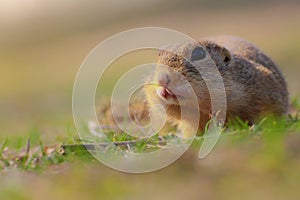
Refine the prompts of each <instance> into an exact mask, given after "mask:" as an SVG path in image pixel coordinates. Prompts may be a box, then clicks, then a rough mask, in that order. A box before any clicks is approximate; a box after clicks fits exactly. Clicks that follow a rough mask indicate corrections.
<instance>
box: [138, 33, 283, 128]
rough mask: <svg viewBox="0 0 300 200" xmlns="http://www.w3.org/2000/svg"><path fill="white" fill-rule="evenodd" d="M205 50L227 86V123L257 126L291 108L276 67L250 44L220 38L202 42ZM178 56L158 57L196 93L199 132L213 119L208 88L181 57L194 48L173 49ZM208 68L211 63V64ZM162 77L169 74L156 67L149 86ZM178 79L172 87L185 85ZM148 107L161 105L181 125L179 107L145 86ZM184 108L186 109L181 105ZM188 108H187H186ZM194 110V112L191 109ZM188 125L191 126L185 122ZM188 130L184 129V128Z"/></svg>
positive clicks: (172, 54)
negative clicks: (232, 120)
mask: <svg viewBox="0 0 300 200" xmlns="http://www.w3.org/2000/svg"><path fill="white" fill-rule="evenodd" d="M198 45H199V46H202V47H203V48H204V49H205V50H206V52H207V53H208V54H209V56H210V57H211V58H212V60H213V61H214V63H215V65H216V66H217V68H218V70H219V72H220V74H221V76H222V78H223V82H224V85H225V91H226V101H227V111H226V112H227V114H226V119H227V120H228V119H230V118H235V117H239V118H240V119H242V120H245V121H248V122H249V123H250V124H252V123H254V122H255V121H256V120H257V119H259V118H260V117H261V116H262V115H265V114H269V113H271V114H275V115H283V114H285V113H286V112H287V108H288V91H287V85H286V82H285V79H284V78H283V76H282V74H281V72H280V70H279V68H278V67H277V66H276V64H275V63H274V62H273V61H272V60H271V59H270V58H269V57H268V56H266V55H265V54H264V53H263V52H262V51H261V50H259V49H258V48H257V47H255V46H254V45H252V44H251V43H249V42H247V41H245V40H243V39H241V38H238V37H233V36H220V37H215V38H207V39H203V40H200V41H199V43H198ZM172 48H173V49H175V50H176V51H177V52H179V55H175V54H174V53H171V52H170V51H164V50H163V51H161V52H160V53H159V61H158V62H159V63H160V64H164V65H167V66H169V67H170V69H172V70H175V71H176V72H179V74H181V75H183V77H185V79H186V80H187V81H188V82H189V83H190V84H191V86H192V88H193V89H194V91H195V93H196V95H197V98H198V102H199V108H200V115H201V118H200V121H199V130H200V131H201V130H203V129H204V127H205V125H206V123H207V122H208V120H209V119H210V114H211V103H210V96H209V93H208V89H207V86H206V84H205V82H204V81H203V79H202V77H201V75H200V74H199V73H198V71H197V69H195V68H194V67H191V66H188V65H186V63H185V60H184V59H183V57H182V56H180V53H182V54H185V53H184V52H186V51H187V50H189V48H194V47H192V46H191V45H190V44H189V43H186V44H179V45H174V46H173V47H172ZM208 65H209V63H208ZM161 73H170V72H168V71H166V69H161V68H160V67H157V68H156V70H155V72H154V75H152V76H151V77H149V79H148V80H147V82H153V81H154V82H155V81H156V79H157V76H159V75H160V74H161ZM181 81H182V80H180V78H179V77H176V76H175V75H174V76H171V83H170V84H171V85H172V84H173V86H176V85H177V86H178V85H180V84H182V82H181ZM144 92H145V96H146V99H147V103H148V106H150V107H151V106H152V105H153V104H156V103H160V104H163V105H164V106H165V107H166V109H167V114H168V120H169V122H171V123H173V124H177V125H179V126H182V124H180V107H179V106H178V105H167V104H165V103H164V102H163V100H162V99H161V98H159V97H158V96H157V94H156V92H155V86H152V85H146V86H145V88H144ZM181 106H185V105H181ZM187 107H188V105H187ZM190 109H193V108H190ZM185 123H188V122H185ZM183 126H185V125H183Z"/></svg>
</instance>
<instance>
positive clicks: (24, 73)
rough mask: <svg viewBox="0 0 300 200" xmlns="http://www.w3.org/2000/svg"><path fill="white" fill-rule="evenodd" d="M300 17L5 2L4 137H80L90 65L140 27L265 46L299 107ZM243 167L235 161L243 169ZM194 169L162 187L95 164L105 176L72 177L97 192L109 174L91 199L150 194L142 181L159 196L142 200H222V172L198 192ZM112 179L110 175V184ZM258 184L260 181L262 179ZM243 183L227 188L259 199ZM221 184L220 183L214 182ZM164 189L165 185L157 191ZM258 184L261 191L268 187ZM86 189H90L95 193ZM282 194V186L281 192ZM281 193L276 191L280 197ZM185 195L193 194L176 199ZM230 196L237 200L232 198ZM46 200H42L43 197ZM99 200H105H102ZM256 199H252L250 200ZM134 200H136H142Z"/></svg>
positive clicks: (0, 38)
mask: <svg viewBox="0 0 300 200" xmlns="http://www.w3.org/2000/svg"><path fill="white" fill-rule="evenodd" d="M299 10H300V2H299V1H297V0H294V1H293V0H286V1H279V0H265V1H259V0H253V1H246V0H227V1H219V0H185V1H180V0H165V1H159V0H151V1H139V0H127V1H122V0H115V1H109V2H108V1H104V0H100V1H83V0H77V1H73V0H65V1H61V0H52V1H37V0H27V1H20V0H0V110H1V112H0V137H1V138H3V137H10V136H12V135H24V134H27V133H28V132H30V131H31V130H32V129H35V130H37V131H38V132H39V133H40V134H41V137H42V139H43V140H44V141H46V142H48V143H55V141H56V137H58V136H61V135H64V134H65V132H66V131H67V130H73V131H74V132H75V130H74V124H73V119H72V105H71V100H72V87H73V82H74V80H75V77H76V73H77V70H78V69H79V67H80V65H81V63H82V62H83V60H84V58H85V57H86V56H87V55H88V53H89V52H90V51H91V50H92V49H93V48H94V47H95V46H96V45H97V44H99V43H100V42H101V41H103V40H104V39H106V38H108V37H110V36H111V35H113V34H116V33H119V32H120V31H125V30H128V29H131V28H136V27H144V26H158V27H165V28H171V29H175V30H178V31H180V32H182V33H185V34H187V35H189V36H191V37H193V38H195V39H197V38H201V37H206V36H213V35H222V34H230V35H237V36H240V37H243V38H245V39H247V40H249V41H251V42H253V43H254V44H256V45H257V46H258V47H260V48H261V49H262V50H264V51H265V52H266V53H267V54H268V55H270V57H272V58H273V59H274V60H275V62H276V63H278V65H279V66H280V67H281V70H282V72H283V74H284V75H285V77H286V79H287V82H288V86H289V91H290V96H291V97H297V96H298V97H299V95H300V90H299V86H300V81H299V73H300V68H299V66H300V59H299V55H300V26H299V21H300V12H299ZM74 134H75V135H76V133H74ZM241 160H242V158H241ZM241 160H235V159H233V162H240V161H241ZM184 162H185V160H184V159H183V161H182V159H181V161H179V164H177V165H175V166H173V167H171V168H170V169H173V170H172V171H168V170H167V169H166V170H163V171H160V172H159V173H158V174H159V176H160V177H161V178H162V179H163V180H160V178H159V176H157V174H156V175H155V174H152V175H143V176H129V175H124V174H123V175H120V174H119V173H118V172H114V171H112V170H110V169H108V168H105V167H103V166H101V167H100V166H99V165H100V164H98V165H97V164H95V165H96V167H95V168H93V167H91V166H88V167H87V166H84V165H83V166H82V165H80V166H81V167H83V168H84V169H85V170H86V171H85V172H86V174H85V173H84V172H82V171H81V172H77V171H76V172H74V170H75V169H73V168H72V170H71V169H70V170H71V171H72V173H77V175H78V176H79V178H78V181H81V182H84V183H86V184H88V182H92V183H98V182H97V179H96V178H94V179H93V178H92V179H86V177H85V176H93V175H92V174H93V170H96V169H98V168H99V167H100V168H101V170H102V171H104V172H101V170H100V172H99V173H97V174H98V175H96V177H97V178H99V180H100V179H104V182H101V184H102V186H103V187H104V188H102V189H99V188H100V185H101V184H100V183H99V184H100V185H97V184H96V185H94V186H91V190H92V191H94V192H95V194H96V191H98V189H99V191H98V193H97V194H98V195H99V196H101V195H102V193H103V192H108V195H111V196H109V197H111V198H112V199H113V197H115V196H114V194H115V193H118V192H120V193H122V192H124V193H125V194H126V192H128V191H131V189H128V186H127V181H129V180H132V182H130V181H129V183H128V184H133V186H134V187H138V188H140V187H139V184H140V182H139V177H141V178H142V180H144V181H145V188H150V189H152V190H150V192H149V191H144V190H139V191H140V193H141V194H143V193H144V194H145V196H144V198H145V199H152V198H151V196H149V195H150V194H152V192H151V191H153V192H156V195H154V196H156V197H157V198H158V199H174V198H175V199H176V198H177V199H178V198H179V197H182V198H186V197H189V198H188V199H199V198H198V195H201V193H202V194H203V196H202V197H203V198H204V197H206V198H204V199H209V198H210V197H211V196H210V195H213V193H214V189H213V188H212V186H214V184H215V183H216V184H217V185H219V186H220V185H222V186H226V182H222V181H223V179H222V178H220V177H218V173H219V171H218V170H216V168H215V166H214V164H212V166H209V167H208V168H206V167H205V166H204V169H205V170H206V172H207V174H206V175H205V176H199V179H201V178H202V177H204V179H205V181H200V182H197V180H198V179H195V178H193V174H192V173H187V174H185V173H184V172H183V171H182V170H181V168H180V166H181V165H187V164H185V163H184ZM218 163H219V162H217V163H216V164H218ZM176 166H177V167H176ZM178 166H179V167H178ZM210 167H212V168H213V170H212V171H209V168H210ZM66 168H67V169H69V168H68V167H66ZM183 169H185V168H183ZM188 169H189V168H188ZM201 169H202V168H201ZM218 169H219V168H218ZM207 170H208V171H207ZM63 173H66V174H67V175H65V177H67V178H70V179H71V178H72V173H71V172H65V171H64V172H63ZM103 173H105V176H104V177H103V176H102V175H103ZM199 173H200V172H199ZM201 173H202V172H201ZM251 173H254V172H249V173H248V175H247V177H244V178H249V177H252V175H251ZM101 174H102V175H101ZM177 175H178V176H177ZM227 175H228V174H227ZM255 175H256V176H258V175H259V173H258V174H255ZM16 176H21V177H23V176H24V177H25V179H24V180H25V183H26V180H28V179H30V180H31V179H33V180H34V181H35V182H34V183H33V182H31V181H30V183H31V184H33V185H31V186H33V187H35V186H38V185H39V183H41V182H43V183H44V185H46V186H45V187H47V186H49V187H50V186H51V187H52V186H54V185H52V184H50V183H48V182H47V181H46V180H44V179H39V178H36V177H35V176H36V175H34V176H33V177H31V176H30V178H28V177H27V176H28V175H24V174H22V175H19V174H17V175H16ZM171 176H175V178H174V180H173V179H172V180H171V181H168V178H169V177H171ZM24 177H23V178H24ZM54 177H55V176H54ZM112 177H113V178H112ZM26 178H27V179H26ZM44 178H45V177H44ZM56 178H57V179H55V178H53V177H51V178H50V181H54V179H55V180H59V181H63V184H60V185H59V187H62V188H64V187H65V185H68V184H69V183H70V182H68V181H67V180H66V179H64V180H62V179H61V178H58V177H56ZM127 178H129V179H128V180H127ZM219 178H220V179H219ZM237 178H238V177H236V176H234V177H229V178H228V177H227V179H224V181H225V180H231V181H232V183H237V184H233V186H234V187H237V188H236V189H237V190H238V189H240V190H241V191H247V187H248V186H249V189H253V188H251V184H249V182H247V181H245V182H242V183H244V184H245V187H243V185H240V184H239V183H240V182H234V181H235V179H237ZM6 179H9V178H6ZM6 179H5V180H6ZM46 179H47V178H46ZM48 179H49V177H48ZM215 179H217V180H218V181H219V182H214V180H215ZM119 180H120V182H119ZM105 181H106V182H105ZM273 181H274V180H273V179H270V180H269V181H268V182H266V184H271V183H272V182H273ZM158 182H159V183H161V184H160V185H157V187H155V184H156V183H158ZM5 183H7V182H5ZM230 183H231V182H230ZM251 183H253V184H259V180H254V181H253V182H251ZM10 184H12V185H14V184H17V185H18V184H19V187H20V188H21V187H22V186H23V185H22V184H24V183H23V182H22V181H21V182H18V183H15V182H12V183H10ZM122 184H123V185H122ZM153 184H154V185H153ZM189 184H191V186H189ZM96 186H99V188H97V187H96ZM102 186H101V187H102ZM168 186H172V190H169V189H168ZM246 186H247V187H246ZM260 186H261V187H263V185H260ZM80 187H81V186H78V187H77V186H76V184H75V183H73V185H72V184H71V186H66V191H68V192H69V193H68V195H71V196H72V194H73V192H72V191H73V190H78V189H80ZM115 187H117V188H115ZM220 187H221V186H220ZM227 187H228V188H229V186H226V187H222V188H223V189H224V188H225V189H224V190H225V191H227ZM83 188H84V189H86V190H88V189H89V187H88V186H87V185H85V186H83ZM111 188H115V189H116V190H114V189H111ZM124 188H125V189H124ZM200 188H201V189H200ZM203 188H204V189H203ZM278 188H280V185H279V186H278ZM278 188H277V186H276V187H275V188H273V189H274V190H276V189H278ZM56 189H57V190H56V192H54V194H56V195H57V196H56V197H59V196H60V194H62V195H63V194H64V192H63V190H64V189H59V188H56ZM140 189H141V188H140ZM160 189H161V190H162V191H161V190H160ZM219 189H220V188H219ZM273 189H272V190H270V191H269V192H270V194H272V191H273ZM20 190H22V189H20ZM41 190H42V191H44V192H45V194H48V193H50V194H53V193H52V192H50V191H47V189H45V188H43V189H41ZM180 190H182V191H186V192H187V193H188V194H185V193H180V194H179V193H178V195H176V192H177V191H180ZM30 191H31V190H30ZM141 191H142V192H141ZM200 191H201V192H200ZM228 191H229V193H230V192H234V190H233V189H232V188H231V189H230V190H228ZM288 191H289V190H287V193H288ZM9 192H10V190H9ZM9 192H8V196H10V195H14V192H12V194H11V193H9ZM24 192H25V193H26V191H24ZM31 192H33V193H34V191H31ZM159 192H161V195H160V193H159ZM198 192H199V194H198ZM110 193H111V194H110ZM204 193H205V195H204ZM172 194H173V195H172ZM196 194H197V195H196ZM259 194H260V195H261V196H264V195H265V196H266V197H268V195H267V194H269V193H268V190H266V191H264V190H263V189H261V190H260V193H259ZM18 195H19V194H18ZM76 195H79V193H78V192H77V193H76V192H74V196H72V198H73V199H81V198H80V197H82V196H80V195H79V196H76ZM163 195H165V196H164V198H162V197H163ZM273 195H274V196H273V199H276V197H278V199H280V197H282V196H278V194H276V195H275V194H273ZM37 196H38V195H37V194H36V196H35V197H37ZM21 197H22V196H21ZM25 197H26V195H25ZM25 197H24V199H26V198H25ZM92 197H93V198H95V199H96V197H95V196H91V198H92ZM118 197H119V196H118ZM121 197H122V195H121ZM138 197H140V196H138ZM138 197H137V198H138ZM159 197H161V198H159ZM213 197H215V196H214V195H213ZM228 197H229V196H228ZM255 197H257V196H255V195H254V196H253V198H254V199H257V198H255ZM32 198H33V197H32ZM32 198H29V199H32ZM253 198H251V196H249V199H253ZM99 199H101V198H99ZM125 199H126V198H125ZM130 199H134V198H133V196H132V198H130ZM139 199H140V198H139ZM228 199H229V198H228ZM231 199H234V198H231ZM237 199H239V198H237ZM265 199H268V198H265Z"/></svg>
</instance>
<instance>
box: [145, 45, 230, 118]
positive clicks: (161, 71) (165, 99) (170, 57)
mask: <svg viewBox="0 0 300 200" xmlns="http://www.w3.org/2000/svg"><path fill="white" fill-rule="evenodd" d="M230 62H231V54H230V53H229V51H228V50H227V49H225V48H224V47H221V46H219V45H217V44H215V43H213V42H209V41H200V42H197V43H192V42H187V43H184V44H178V45H172V46H169V47H166V48H164V49H163V50H161V51H160V52H159V54H158V64H157V66H156V69H155V71H154V73H153V75H151V77H149V80H148V82H149V83H150V84H149V85H147V86H146V87H145V93H146V98H147V101H148V103H149V104H150V106H151V104H156V103H157V104H162V105H164V106H165V108H167V109H171V110H173V111H174V110H176V111H175V112H179V110H180V107H182V106H188V105H189V101H188V98H186V97H188V96H189V95H190V94H188V93H189V92H190V91H189V89H188V87H189V88H192V89H193V90H194V92H195V94H196V95H197V98H198V102H199V105H202V106H201V109H207V110H209V107H210V98H209V93H208V89H207V87H206V84H205V82H204V80H203V77H202V76H201V75H200V73H199V69H201V68H202V69H204V73H205V70H206V69H210V68H212V67H214V66H217V68H218V69H219V70H220V71H221V70H223V69H224V68H226V67H227V66H229V64H230ZM202 73H203V71H201V74H202ZM202 75H203V74H202ZM212 78H213V77H212ZM179 101H180V102H179ZM179 103H180V104H179ZM182 104H184V105H182ZM172 113H173V112H172ZM173 114H174V113H173Z"/></svg>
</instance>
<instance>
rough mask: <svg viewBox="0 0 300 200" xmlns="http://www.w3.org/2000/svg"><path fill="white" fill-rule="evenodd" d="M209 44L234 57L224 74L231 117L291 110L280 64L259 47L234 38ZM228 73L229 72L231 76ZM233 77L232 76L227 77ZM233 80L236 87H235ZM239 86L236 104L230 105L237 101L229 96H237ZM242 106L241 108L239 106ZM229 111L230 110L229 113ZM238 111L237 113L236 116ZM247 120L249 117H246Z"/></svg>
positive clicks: (219, 38) (214, 39)
mask: <svg viewBox="0 0 300 200" xmlns="http://www.w3.org/2000/svg"><path fill="white" fill-rule="evenodd" d="M206 40H207V41H208V42H211V43H215V44H217V45H219V46H221V47H224V48H225V49H227V50H228V51H229V52H230V54H231V57H232V63H231V64H230V65H229V68H227V69H226V70H228V71H227V73H223V72H222V70H220V73H221V74H223V80H224V83H225V87H226V84H227V85H229V86H228V87H227V91H228V93H227V94H228V95H229V97H228V98H227V99H228V101H229V102H228V103H229V104H235V106H233V105H229V106H228V107H229V109H230V108H232V107H233V110H235V111H236V112H233V113H232V115H241V113H245V114H244V115H249V114H251V113H252V115H257V114H256V113H255V112H258V113H263V112H266V113H267V112H271V113H272V112H273V113H275V114H284V113H285V112H286V111H287V108H288V91H287V84H286V81H285V79H284V77H283V75H282V73H281V71H280V69H279V68H278V67H277V65H276V64H275V63H274V62H273V61H272V60H271V59H270V58H269V57H268V56H267V55H266V54H265V53H264V52H262V51H261V50H260V49H259V48H257V47H256V46H254V45H253V44H251V43H250V42H248V41H246V40H244V39H241V38H239V37H235V36H218V37H213V38H207V39H206ZM228 72H229V73H228ZM228 74H230V77H228ZM229 79H230V80H231V81H234V82H235V83H236V84H237V85H236V86H234V85H233V84H232V82H231V81H230V80H229ZM230 87H231V88H230ZM234 87H236V89H237V91H238V92H240V91H241V88H238V87H243V89H242V91H243V92H242V93H241V94H240V97H239V98H238V99H239V100H238V99H236V100H237V101H234V102H231V100H234V98H231V97H230V95H232V93H233V96H236V95H238V94H234V91H232V90H235V89H234ZM239 105H241V109H238V110H236V107H238V106H239ZM229 112H230V110H229ZM237 112H238V113H237ZM245 118H247V117H245Z"/></svg>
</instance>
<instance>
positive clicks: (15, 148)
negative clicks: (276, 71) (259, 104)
mask: <svg viewBox="0 0 300 200" xmlns="http://www.w3.org/2000/svg"><path fill="white" fill-rule="evenodd" d="M293 105H294V106H295V107H296V108H298V109H299V108H300V106H299V102H298V101H297V100H296V99H294V100H293ZM298 132H300V121H299V118H298V112H295V113H294V114H293V115H289V116H288V117H282V118H278V117H272V116H269V117H265V118H263V119H262V120H260V122H259V123H257V124H254V125H252V126H249V125H248V123H247V122H244V121H242V120H239V119H235V120H231V121H230V122H229V123H228V125H227V127H226V128H224V129H223V130H222V134H221V140H222V139H226V140H229V141H231V144H232V145H237V146H240V145H247V143H249V142H250V143H251V142H257V141H258V142H259V143H261V145H263V146H265V147H264V148H265V151H263V152H264V154H263V156H264V158H267V159H272V157H274V158H273V159H274V160H278V162H281V160H280V159H284V158H285V156H286V155H285V153H286V152H285V150H284V148H285V146H284V142H285V140H287V139H288V138H289V137H293V136H294V135H298ZM68 134H69V135H68V136H65V137H61V138H58V140H57V143H56V144H52V145H49V144H44V143H43V141H42V140H41V139H40V133H39V132H38V131H37V129H35V128H32V129H31V130H29V131H28V134H27V135H25V136H22V137H20V136H13V137H10V138H5V139H3V140H2V144H1V146H0V169H1V170H5V169H8V168H18V169H21V170H24V171H41V170H44V169H46V168H47V167H49V166H52V165H59V164H61V163H65V162H72V161H74V160H76V159H79V160H83V161H92V160H94V158H93V157H92V156H91V155H90V154H89V153H88V151H87V150H86V148H87V149H90V148H91V147H94V145H95V144H93V143H92V144H91V143H90V142H86V141H82V142H81V141H80V140H79V139H78V138H77V137H75V136H74V135H72V134H71V132H69V133H68ZM105 134H106V136H107V138H106V139H105V140H103V142H101V141H100V143H97V144H98V145H99V146H102V147H104V148H103V149H105V147H107V146H108V145H109V144H111V143H113V144H115V145H116V146H117V149H120V150H123V151H129V152H134V153H145V152H151V151H155V150H158V149H161V148H164V147H165V146H166V145H167V144H169V145H178V144H182V140H181V139H179V138H178V137H177V136H176V135H174V134H172V133H170V134H168V135H165V136H158V135H157V134H156V135H154V136H152V137H150V138H137V137H134V136H131V135H129V134H126V133H120V132H118V131H112V130H107V131H106V132H105ZM205 137H206V136H205V134H204V135H202V136H196V137H195V139H194V141H193V143H192V145H191V149H193V151H195V152H196V151H197V150H198V149H199V147H200V145H201V144H202V142H203V140H204V138H205ZM82 143H83V144H86V146H84V145H82ZM85 147H86V148H85ZM296 149H297V148H296ZM297 151H298V150H297ZM299 151H300V150H299ZM107 153H109V151H107ZM277 164H278V163H277Z"/></svg>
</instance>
